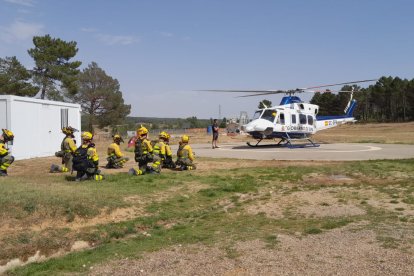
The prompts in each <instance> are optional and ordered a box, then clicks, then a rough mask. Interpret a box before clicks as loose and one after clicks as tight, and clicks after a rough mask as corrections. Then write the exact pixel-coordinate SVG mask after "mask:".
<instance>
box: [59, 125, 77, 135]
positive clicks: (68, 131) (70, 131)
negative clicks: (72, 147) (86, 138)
mask: <svg viewBox="0 0 414 276" xmlns="http://www.w3.org/2000/svg"><path fill="white" fill-rule="evenodd" d="M75 131H76V129H74V128H73V127H71V126H68V127H64V128H62V132H63V133H64V134H66V135H71V134H73V133H74V132H75Z"/></svg>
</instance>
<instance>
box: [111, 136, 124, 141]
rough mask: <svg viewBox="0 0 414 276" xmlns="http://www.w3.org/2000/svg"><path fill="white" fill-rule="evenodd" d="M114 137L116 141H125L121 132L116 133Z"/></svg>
mask: <svg viewBox="0 0 414 276" xmlns="http://www.w3.org/2000/svg"><path fill="white" fill-rule="evenodd" d="M113 138H114V142H117V141H119V142H124V139H122V137H121V135H119V134H115V135H114V136H113Z"/></svg>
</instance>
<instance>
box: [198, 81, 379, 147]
mask: <svg viewBox="0 0 414 276" xmlns="http://www.w3.org/2000/svg"><path fill="white" fill-rule="evenodd" d="M371 81H376V79H373V80H361V81H352V82H344V83H336V84H327V85H319V86H313V87H307V88H297V89H294V90H287V91H283V90H204V91H210V92H236V93H250V94H249V95H244V96H239V97H252V96H259V95H271V94H285V95H286V96H284V97H283V98H282V100H281V102H280V104H279V105H278V106H273V107H265V108H263V109H258V110H257V111H256V112H255V113H254V116H253V119H252V121H251V122H249V123H248V124H246V125H244V126H243V127H242V130H243V131H245V132H247V133H248V134H249V135H251V136H252V137H253V138H254V139H256V140H257V143H256V144H250V142H247V145H249V146H251V147H258V146H269V145H259V143H260V142H261V141H262V140H264V139H272V140H275V139H280V141H279V142H278V143H277V144H276V146H287V147H289V148H293V147H308V146H313V147H318V146H319V144H316V143H314V142H313V141H312V140H311V139H310V137H311V136H312V135H313V134H315V133H316V132H317V131H320V130H324V129H328V128H332V127H336V126H339V125H342V124H345V123H349V122H355V121H356V120H355V118H354V117H353V112H354V109H355V107H356V104H357V102H356V100H355V99H352V96H353V92H355V91H353V90H352V91H337V92H349V93H350V94H351V97H350V100H349V102H348V105H347V106H346V108H345V111H344V112H345V113H344V115H339V116H338V115H336V116H318V115H317V114H318V111H319V106H318V105H315V104H310V103H305V102H303V101H302V100H301V99H300V98H299V97H297V96H295V95H294V94H296V93H303V92H313V93H315V92H332V91H330V90H327V91H315V90H313V89H319V88H325V87H332V86H338V85H349V84H355V83H362V82H371ZM295 140H306V141H309V143H305V144H296V145H295V144H293V143H292V142H293V141H295ZM272 146H275V145H272Z"/></svg>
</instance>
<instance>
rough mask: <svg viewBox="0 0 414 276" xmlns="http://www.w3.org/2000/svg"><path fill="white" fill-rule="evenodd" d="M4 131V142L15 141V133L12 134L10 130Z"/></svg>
mask: <svg viewBox="0 0 414 276" xmlns="http://www.w3.org/2000/svg"><path fill="white" fill-rule="evenodd" d="M2 131H3V138H4V140H6V141H13V139H14V134H13V132H11V130H8V129H5V128H3V129H2Z"/></svg>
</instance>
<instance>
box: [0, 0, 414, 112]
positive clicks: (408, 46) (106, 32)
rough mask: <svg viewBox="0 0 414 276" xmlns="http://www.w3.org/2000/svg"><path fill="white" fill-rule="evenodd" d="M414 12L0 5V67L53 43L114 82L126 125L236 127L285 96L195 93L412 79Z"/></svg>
mask: <svg viewBox="0 0 414 276" xmlns="http://www.w3.org/2000/svg"><path fill="white" fill-rule="evenodd" d="M413 10H414V1H411V0H393V1H389V0H347V1H344V0H290V1H279V0H273V1H271V0H260V1H259V0H256V1H253V0H176V1H171V0H164V1H161V0H160V1H157V0H122V1H121V0H113V1H110V0H71V1H57V0H0V57H3V58H4V57H6V56H16V57H17V58H18V59H19V61H20V62H21V63H22V64H23V65H25V66H26V67H27V68H33V66H34V62H33V60H32V59H31V57H30V56H29V55H28V53H27V50H28V49H30V48H32V47H33V42H32V38H33V36H36V35H45V34H50V35H51V36H52V37H55V38H60V39H63V40H65V41H76V42H77V47H78V49H79V51H78V53H77V55H76V56H75V58H74V60H79V61H81V62H82V66H81V69H84V68H86V67H87V66H88V64H90V63H91V62H96V63H97V64H98V65H99V66H100V67H101V68H102V69H103V70H105V72H106V73H107V74H108V75H110V76H112V77H113V78H116V79H117V80H118V81H119V83H120V86H121V91H122V93H123V96H124V99H125V103H126V104H131V106H132V109H131V115H132V116H140V117H169V118H176V117H179V118H187V117H191V116H196V117H197V118H203V119H208V118H221V117H227V118H236V117H238V116H239V115H240V112H241V111H246V112H248V114H249V115H250V116H252V115H253V113H254V110H255V109H256V108H257V106H258V103H259V102H260V101H261V100H263V99H268V100H270V101H272V103H273V104H278V103H279V101H280V100H281V97H282V96H280V95H274V96H273V95H272V96H266V97H263V96H258V97H246V98H237V97H236V95H235V94H231V93H212V92H200V91H195V90H203V89H294V88H297V87H309V86H317V85H320V84H330V83H337V82H347V81H355V80H365V79H375V78H379V77H381V76H393V77H395V76H398V77H400V78H408V79H413V78H414V52H413V50H414V35H413V34H414V16H413V15H412V11H413ZM361 86H363V87H364V86H366V85H361ZM339 88H340V87H339ZM302 95H303V94H302ZM302 95H301V97H302V99H303V100H309V99H310V98H311V95H308V94H307V95H303V96H302Z"/></svg>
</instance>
